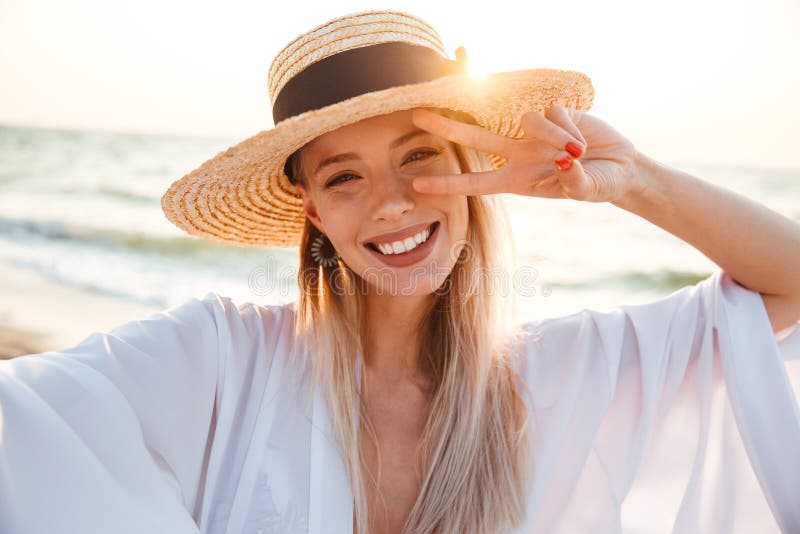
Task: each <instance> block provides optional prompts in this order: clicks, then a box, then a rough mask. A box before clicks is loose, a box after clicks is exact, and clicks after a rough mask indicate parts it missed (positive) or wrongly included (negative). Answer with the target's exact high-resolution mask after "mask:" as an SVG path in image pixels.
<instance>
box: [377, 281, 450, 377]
mask: <svg viewBox="0 0 800 534" xmlns="http://www.w3.org/2000/svg"><path fill="white" fill-rule="evenodd" d="M433 298H434V296H433V295H422V296H392V295H385V294H384V295H378V294H375V293H374V292H370V293H369V294H368V295H367V297H366V323H367V324H366V326H367V328H366V336H365V343H366V345H365V347H364V349H365V352H364V365H365V367H366V370H367V372H368V373H369V374H370V375H371V376H374V377H376V378H378V379H380V381H381V382H384V381H385V382H387V383H392V381H396V380H401V379H412V380H413V379H415V378H417V377H418V376H419V375H420V371H419V352H420V335H419V334H420V332H419V328H420V321H421V320H422V318H423V316H424V315H425V313H426V311H427V310H428V308H429V306H430V304H431V303H432V300H433Z"/></svg>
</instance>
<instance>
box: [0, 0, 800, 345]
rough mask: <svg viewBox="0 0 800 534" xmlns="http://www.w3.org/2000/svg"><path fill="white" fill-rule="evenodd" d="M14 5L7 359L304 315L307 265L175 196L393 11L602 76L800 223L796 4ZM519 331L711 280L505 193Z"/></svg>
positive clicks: (489, 55) (2, 105)
mask: <svg viewBox="0 0 800 534" xmlns="http://www.w3.org/2000/svg"><path fill="white" fill-rule="evenodd" d="M281 4H282V3H268V2H244V1H238V0H229V1H228V2H225V3H224V4H223V3H222V2H215V3H210V2H196V1H195V2H178V1H169V0H166V1H165V0H159V1H156V0H139V1H136V2H125V1H120V0H102V1H100V0H73V1H71V2H55V1H51V0H24V1H23V0H0V72H2V73H3V74H2V83H0V355H4V356H5V357H8V356H13V355H15V354H25V353H28V352H38V351H40V350H45V349H47V348H58V347H66V346H67V345H72V344H74V343H77V342H78V341H80V340H81V339H83V338H84V337H86V336H87V335H88V334H89V333H90V332H92V331H95V330H103V331H105V330H109V329H111V328H113V327H114V326H117V325H119V324H121V323H122V322H124V321H126V320H130V319H138V318H143V317H145V316H146V315H147V314H149V313H151V312H154V311H157V310H160V309H164V308H166V307H169V306H172V305H175V304H178V303H180V302H181V301H182V300H184V299H185V298H187V297H189V296H198V297H202V296H203V295H205V294H206V293H207V292H209V291H215V292H217V293H220V294H223V295H228V296H231V297H233V298H234V299H235V300H237V301H240V302H242V301H248V300H250V301H255V302H260V303H281V302H286V301H288V300H293V299H294V298H296V295H297V291H296V286H295V280H294V278H293V273H296V269H297V250H296V249H292V248H285V249H253V248H238V247H232V246H226V245H221V244H216V243H213V242H210V241H203V240H199V239H197V238H195V237H191V236H189V235H187V234H185V233H183V232H182V231H180V230H178V229H177V228H175V227H173V226H172V225H171V224H170V223H169V222H168V221H167V220H166V219H165V218H164V216H163V214H162V212H161V208H160V202H159V200H160V196H161V194H162V193H163V192H164V191H165V190H166V188H167V187H168V186H169V184H170V183H171V182H172V181H174V180H177V179H178V178H180V177H181V176H183V175H184V174H186V173H187V172H189V171H191V170H193V169H195V168H197V167H198V166H200V164H201V163H203V162H204V161H205V160H206V159H208V158H210V157H212V156H214V155H215V154H217V153H218V152H220V151H222V150H224V149H226V148H228V147H229V146H232V145H234V144H236V143H238V142H239V141H241V140H244V139H245V138H247V137H250V136H252V135H255V134H256V133H258V132H259V131H261V130H265V129H269V128H271V127H272V126H273V124H272V120H271V110H270V106H269V96H268V93H267V70H268V68H269V65H270V62H271V60H272V58H273V56H274V55H275V54H276V53H277V52H278V51H279V50H280V49H281V48H282V47H283V46H284V45H285V44H286V43H288V42H289V41H291V40H292V39H294V38H295V37H296V36H297V35H298V34H299V33H301V32H304V31H307V30H309V29H311V28H312V27H314V26H316V25H318V24H321V23H323V22H325V21H327V20H329V19H331V18H334V17H336V16H340V15H343V14H346V13H350V12H356V11H364V10H371V9H378V8H390V9H399V10H402V11H407V12H410V13H413V14H415V15H418V16H420V17H422V18H424V19H425V20H427V21H429V22H430V23H431V24H432V25H433V26H434V27H436V28H437V29H438V30H439V33H440V35H441V36H442V38H443V40H444V42H445V45H446V46H447V48H448V50H449V52H450V54H451V56H453V54H454V50H455V48H456V47H458V46H464V47H465V48H466V50H467V53H468V55H469V62H470V70H471V74H472V75H474V76H482V75H485V74H487V73H490V72H494V71H507V70H515V69H524V68H537V67H547V68H559V69H566V70H578V71H582V72H584V73H586V74H588V75H589V76H590V77H591V78H592V81H593V83H594V86H595V104H594V107H593V108H592V109H591V110H590V113H592V114H595V115H596V116H598V117H600V118H601V119H603V120H605V121H606V122H608V123H609V124H611V125H612V126H614V127H615V128H616V129H618V130H619V131H620V132H622V133H623V134H624V135H625V136H626V137H628V138H629V139H630V140H631V141H632V142H633V143H634V144H635V145H636V146H637V147H638V148H639V149H640V150H641V151H642V152H644V153H645V154H647V155H649V156H650V157H652V158H655V159H657V160H659V161H660V162H662V163H665V164H668V165H671V166H674V167H678V168H681V169H683V170H685V171H687V172H690V173H691V174H693V175H695V176H697V177H700V178H702V179H704V180H707V181H710V182H714V183H717V184H719V185H722V186H724V187H727V188H730V189H733V190H735V191H738V192H740V193H741V194H744V195H746V196H748V197H750V198H752V199H754V200H756V201H758V202H761V203H763V204H764V205H766V206H768V207H769V208H771V209H773V210H774V211H777V212H779V213H782V214H784V215H785V216H787V217H789V218H790V219H793V220H795V221H800V151H799V150H798V149H797V144H798V141H799V140H800V136H798V134H797V125H798V124H800V106H799V105H798V101H797V95H798V94H800V61H799V60H798V55H799V53H800V32H798V31H797V28H798V26H799V25H800V3H798V2H797V1H796V0H764V1H762V2H759V3H755V2H744V1H741V0H735V1H730V0H725V1H722V0H702V1H697V0H694V1H690V0H674V1H672V2H668V3H665V2H650V1H642V0H636V1H634V0H630V1H628V0H611V1H607V2H596V1H591V0H575V1H572V2H569V3H564V2H552V3H546V2H535V3H534V2H509V1H502V0H500V1H497V0H496V1H494V2H491V4H489V3H486V2H483V3H470V2H459V3H457V4H456V3H444V2H439V3H436V2H430V1H425V2H422V1H416V0H405V1H403V2H402V3H401V2H382V3H375V2H358V1H348V2H344V1H339V2H335V3H334V2H321V1H306V2H302V3H297V2H287V3H286V4H283V5H281ZM506 200H507V203H508V206H509V210H510V213H511V217H512V221H513V228H514V233H515V235H516V261H517V270H516V271H515V273H517V274H521V276H518V277H516V278H514V275H513V274H511V275H509V279H508V281H509V283H510V286H509V287H510V291H514V290H515V286H514V281H515V280H517V281H523V282H524V283H523V285H524V287H521V288H517V291H516V297H517V302H516V304H515V306H514V310H515V312H516V315H515V318H516V320H518V321H526V320H532V319H535V318H539V317H546V316H554V315H562V314H567V313H572V312H575V311H579V310H581V309H583V308H594V309H609V308H613V307H616V306H619V305H621V304H634V303H639V302H647V301H649V300H653V299H657V298H660V297H663V296H666V295H668V294H669V293H671V292H673V291H675V290H677V289H679V288H681V287H684V286H686V285H692V284H696V283H697V282H699V281H701V280H703V279H705V278H707V277H708V276H709V275H710V274H711V273H712V272H713V271H714V270H716V266H715V265H714V264H713V263H712V262H711V261H710V260H708V259H707V258H705V257H704V256H703V255H702V254H701V253H700V252H699V251H697V250H696V249H694V248H693V247H692V246H690V245H688V244H686V243H685V242H683V241H681V240H679V239H678V238H676V237H674V236H672V235H671V234H669V233H667V232H665V231H663V230H661V229H660V228H658V227H656V226H654V225H652V224H650V223H649V222H647V221H645V220H643V219H641V218H639V217H637V216H634V215H632V214H630V213H628V212H625V211H624V210H621V209H619V208H616V207H614V206H612V205H610V204H590V203H580V202H575V201H571V200H545V199H537V198H528V197H518V196H507V198H506Z"/></svg>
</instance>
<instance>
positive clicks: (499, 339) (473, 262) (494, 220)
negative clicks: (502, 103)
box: [287, 110, 533, 534]
mask: <svg viewBox="0 0 800 534" xmlns="http://www.w3.org/2000/svg"><path fill="white" fill-rule="evenodd" d="M437 111H438V112H439V113H441V114H443V115H446V116H449V117H453V118H458V119H459V120H463V121H465V122H472V123H474V121H473V120H471V117H468V116H464V115H463V114H459V113H457V112H453V111H450V110H437ZM453 146H454V148H455V149H456V154H457V155H458V158H459V162H460V166H461V169H462V172H470V171H480V170H489V169H490V168H491V167H490V165H489V163H488V160H487V159H486V156H484V155H483V154H482V153H479V152H477V151H475V150H472V149H469V148H466V147H462V146H460V145H455V144H454V145H453ZM301 150H302V149H301ZM298 153H299V151H298V152H296V153H295V154H293V156H296V155H297V154H298ZM299 159H300V158H299V157H292V158H290V160H289V161H288V162H287V170H289V171H290V172H291V174H290V176H291V177H292V178H293V180H295V181H300V182H303V183H306V182H305V177H304V176H303V173H302V168H301V165H300V162H299ZM467 205H468V212H469V224H468V230H467V244H466V245H465V246H464V248H463V249H462V251H461V255H460V256H459V258H458V261H457V262H456V264H455V266H454V268H453V270H452V271H451V273H450V274H449V276H448V278H447V279H446V281H445V284H444V285H445V286H447V287H444V286H443V289H444V290H442V288H440V290H437V291H435V292H434V296H433V297H432V300H433V302H432V305H431V306H430V308H429V309H428V310H427V313H426V314H425V315H424V317H423V320H422V322H421V324H420V325H419V331H420V336H421V337H420V339H421V340H424V342H423V343H421V353H420V355H419V356H420V358H419V361H420V362H421V365H424V366H425V371H427V372H428V374H429V376H431V377H432V379H433V385H432V390H431V397H430V410H429V414H428V419H427V421H426V424H425V427H424V430H423V432H422V436H421V438H420V443H419V447H420V453H421V454H420V458H421V464H422V465H421V466H419V467H420V468H421V473H420V472H419V471H418V472H417V474H418V476H419V479H420V481H421V484H420V493H419V496H418V498H417V500H416V502H415V504H414V506H413V507H412V509H411V511H410V512H409V515H408V517H407V519H406V523H405V525H404V527H403V533H412V532H413V533H420V532H426V533H427V532H436V533H442V534H444V533H459V534H462V533H465V532H480V533H485V532H502V531H506V530H508V529H512V528H515V527H518V526H520V525H521V524H522V521H523V520H524V518H525V495H526V493H527V489H528V483H529V481H530V479H529V477H530V475H531V473H532V468H533V465H532V461H531V459H530V458H529V452H530V447H529V443H528V436H527V430H526V428H527V423H528V419H527V418H528V414H527V409H526V405H525V402H524V401H523V398H522V394H523V392H524V387H523V386H522V384H521V382H518V378H519V377H518V375H517V373H516V372H515V370H514V367H515V363H514V362H513V361H512V358H511V356H510V354H511V351H509V350H508V348H509V345H508V341H509V337H508V336H507V335H506V334H507V332H505V328H504V325H505V320H504V319H505V315H504V312H505V309H506V306H505V305H506V304H507V302H506V299H505V298H504V294H503V291H498V290H497V289H498V288H496V287H492V286H491V284H492V280H490V279H487V277H486V276H485V274H487V273H489V274H491V273H492V272H500V273H503V272H505V273H506V274H507V273H508V272H509V271H508V269H507V267H508V266H509V265H510V254H511V252H510V248H509V247H508V246H507V245H510V244H511V236H510V233H509V232H508V224H507V220H508V219H507V214H506V212H505V209H504V207H503V205H502V204H501V203H500V200H499V199H498V198H496V197H494V196H468V197H467ZM319 235H320V232H319V230H318V229H317V228H316V227H315V226H314V225H313V224H311V222H309V221H308V220H306V223H305V228H304V231H303V236H302V240H301V244H300V275H299V276H298V284H299V286H300V298H299V302H298V320H297V335H298V336H303V337H304V338H305V339H306V346H307V348H308V349H309V350H308V353H307V357H308V358H310V360H311V367H312V370H313V371H312V376H313V380H312V383H314V384H316V383H317V381H318V380H320V379H321V380H322V381H323V382H324V388H325V391H326V392H327V395H328V397H327V398H328V402H329V405H330V409H331V416H332V419H333V427H334V432H335V435H336V439H337V443H338V446H339V447H340V452H341V453H342V456H343V459H344V463H345V466H346V469H347V473H348V477H349V481H350V486H351V488H352V490H353V497H354V510H355V516H356V523H357V525H358V534H364V533H366V532H367V529H368V525H369V523H368V517H367V493H366V487H365V480H366V479H365V474H366V473H367V472H368V471H369V470H368V469H367V466H366V464H365V460H364V455H363V454H362V451H361V450H360V447H359V430H360V429H359V428H357V426H359V425H358V421H359V420H360V421H361V425H360V426H361V427H363V429H364V430H365V431H366V432H368V433H369V437H370V438H371V439H372V440H373V443H374V444H375V449H376V450H378V447H377V439H376V436H375V432H374V428H373V426H372V424H371V422H370V421H369V418H368V415H367V411H366V409H365V405H364V403H363V399H362V397H361V394H360V384H358V380H357V378H356V358H359V357H363V353H364V352H363V347H364V343H365V340H364V331H363V330H362V325H364V324H365V320H366V317H365V314H364V308H365V306H364V291H363V288H362V289H361V290H359V287H358V286H359V283H362V284H363V283H364V281H363V280H362V279H361V278H360V277H359V276H358V275H356V273H354V272H353V271H352V270H351V269H350V268H349V267H348V266H347V265H346V264H345V263H344V261H342V260H341V259H339V260H338V261H337V262H336V264H335V265H333V266H324V265H321V264H318V263H316V262H315V261H314V259H313V258H312V254H311V248H310V247H311V245H312V243H313V242H314V240H315V239H316V238H317V237H318V236H319ZM504 269H505V270H504ZM476 275H477V276H476ZM506 289H508V288H507V287H506ZM508 293H509V294H511V292H510V291H508ZM362 367H363V361H362ZM378 454H380V453H378ZM378 458H379V460H378V466H379V468H378V473H379V474H380V455H379V456H378ZM370 475H371V473H370ZM373 481H374V478H373ZM375 487H376V488H377V487H379V485H378V484H377V483H375Z"/></svg>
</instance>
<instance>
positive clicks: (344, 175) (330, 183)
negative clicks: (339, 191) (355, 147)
mask: <svg viewBox="0 0 800 534" xmlns="http://www.w3.org/2000/svg"><path fill="white" fill-rule="evenodd" d="M347 178H351V179H352V178H358V176H356V175H355V174H353V173H351V172H345V173H342V174H340V175H338V176H334V177H333V178H331V179H330V180H328V183H326V184H325V187H333V186H334V185H338V184H341V183H344V182H349V181H350V180H349V179H347Z"/></svg>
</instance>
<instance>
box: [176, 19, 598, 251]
mask: <svg viewBox="0 0 800 534" xmlns="http://www.w3.org/2000/svg"><path fill="white" fill-rule="evenodd" d="M387 41H403V42H408V43H412V44H416V45H420V46H426V47H428V48H431V49H433V50H435V51H436V52H438V53H439V54H441V55H442V56H443V57H446V54H445V52H444V47H443V46H442V43H441V39H440V38H439V36H438V34H437V33H436V31H435V30H434V29H433V28H431V27H430V26H429V25H428V24H427V23H425V22H424V21H422V20H420V19H418V18H416V17H413V16H411V15H408V14H405V13H400V12H395V11H372V12H366V13H359V14H355V15H348V16H346V17H341V18H338V19H335V20H332V21H330V22H328V23H326V24H323V25H320V26H318V27H316V28H314V29H313V30H311V31H310V32H308V33H305V34H303V35H301V36H300V37H298V38H297V39H295V40H294V41H292V42H291V43H290V44H289V45H287V46H286V47H285V48H284V49H283V50H281V52H279V53H278V55H277V56H276V57H275V59H274V61H273V62H272V65H271V67H270V71H269V91H270V99H271V101H272V102H273V103H274V100H275V97H276V95H277V94H278V93H279V91H280V89H281V88H282V87H283V86H284V84H285V83H286V82H287V81H288V80H290V79H291V78H292V77H293V76H295V75H296V74H297V73H298V72H300V71H301V70H302V69H304V68H306V67H307V66H308V65H310V64H312V63H314V62H316V61H319V60H321V59H323V58H325V57H327V56H329V55H332V54H336V53H337V52H341V51H344V50H349V49H352V48H354V47H359V46H367V45H371V44H377V43H382V42H387ZM593 99H594V88H593V87H592V83H591V80H590V79H589V77H588V76H586V75H585V74H583V73H580V72H575V71H565V70H556V69H531V70H521V71H514V72H504V73H497V74H493V75H490V76H486V77H484V78H480V79H472V78H470V77H469V76H467V75H451V76H445V77H442V78H439V79H436V80H433V81H430V82H425V83H420V84H413V85H406V86H402V87H393V88H390V89H386V90H382V91H376V92H372V93H367V94H363V95H360V96H356V97H354V98H350V99H348V100H345V101H343V102H339V103H337V104H334V105H331V106H327V107H324V108H321V109H317V110H312V111H308V112H306V113H303V114H300V115H297V116H294V117H291V118H288V119H286V120H284V121H281V122H280V123H279V124H278V125H276V127H275V128H273V129H271V130H265V131H262V132H260V133H258V134H256V135H254V136H252V137H250V138H248V139H246V140H244V141H242V142H240V143H238V144H237V145H235V146H232V147H230V148H228V149H227V150H225V151H223V152H220V153H219V154H217V155H216V156H214V157H213V158H211V159H209V160H208V161H206V162H205V163H203V164H202V165H201V166H200V167H199V168H197V169H195V170H193V171H192V172H190V173H188V174H186V175H185V176H183V177H182V178H180V179H179V180H177V181H175V182H174V183H173V184H172V185H171V186H170V187H169V189H168V190H167V192H166V193H165V194H164V195H163V197H162V198H161V206H162V209H163V211H164V214H165V215H166V217H167V219H169V220H170V221H171V222H172V223H174V224H175V225H176V226H178V227H179V228H181V229H183V230H185V231H186V232H188V233H189V234H192V235H196V236H198V237H202V238H205V239H210V240H214V241H219V242H224V243H228V244H232V245H239V246H254V247H258V246H277V247H289V246H297V245H298V244H299V242H300V234H301V232H302V229H303V226H304V222H305V215H304V213H303V211H302V204H301V200H300V196H299V194H298V193H297V192H296V190H295V187H294V186H293V185H292V184H291V183H290V182H289V179H288V177H287V176H286V175H285V174H284V172H283V166H284V163H285V162H286V159H287V158H288V156H289V155H291V154H292V153H293V152H294V151H296V150H297V149H299V148H301V147H302V146H303V145H305V144H306V143H307V142H309V141H311V140H313V139H314V138H316V137H318V136H320V135H322V134H324V133H326V132H330V131H333V130H336V129H337V128H340V127H342V126H345V125H348V124H352V123H354V122H358V121H360V120H362V119H366V118H369V117H373V116H376V115H382V114H386V113H392V112H395V111H400V110H406V109H412V108H417V107H437V108H447V109H452V110H456V111H462V112H466V113H468V114H470V115H471V116H472V117H473V118H474V119H475V120H476V122H477V123H478V124H479V125H480V126H483V127H484V128H487V129H489V130H491V131H493V132H496V133H498V134H500V135H505V136H508V137H512V138H519V137H521V135H522V132H521V128H520V118H521V117H522V115H523V114H525V113H526V112H528V111H532V110H536V111H546V110H547V109H549V108H550V107H552V106H553V105H554V104H561V105H564V106H567V107H571V108H574V109H578V110H581V111H587V110H589V109H590V108H591V106H592V103H593ZM490 161H491V163H492V166H493V167H494V168H500V167H502V166H503V165H504V164H505V161H504V160H503V159H502V158H501V157H499V156H495V155H491V156H490Z"/></svg>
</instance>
